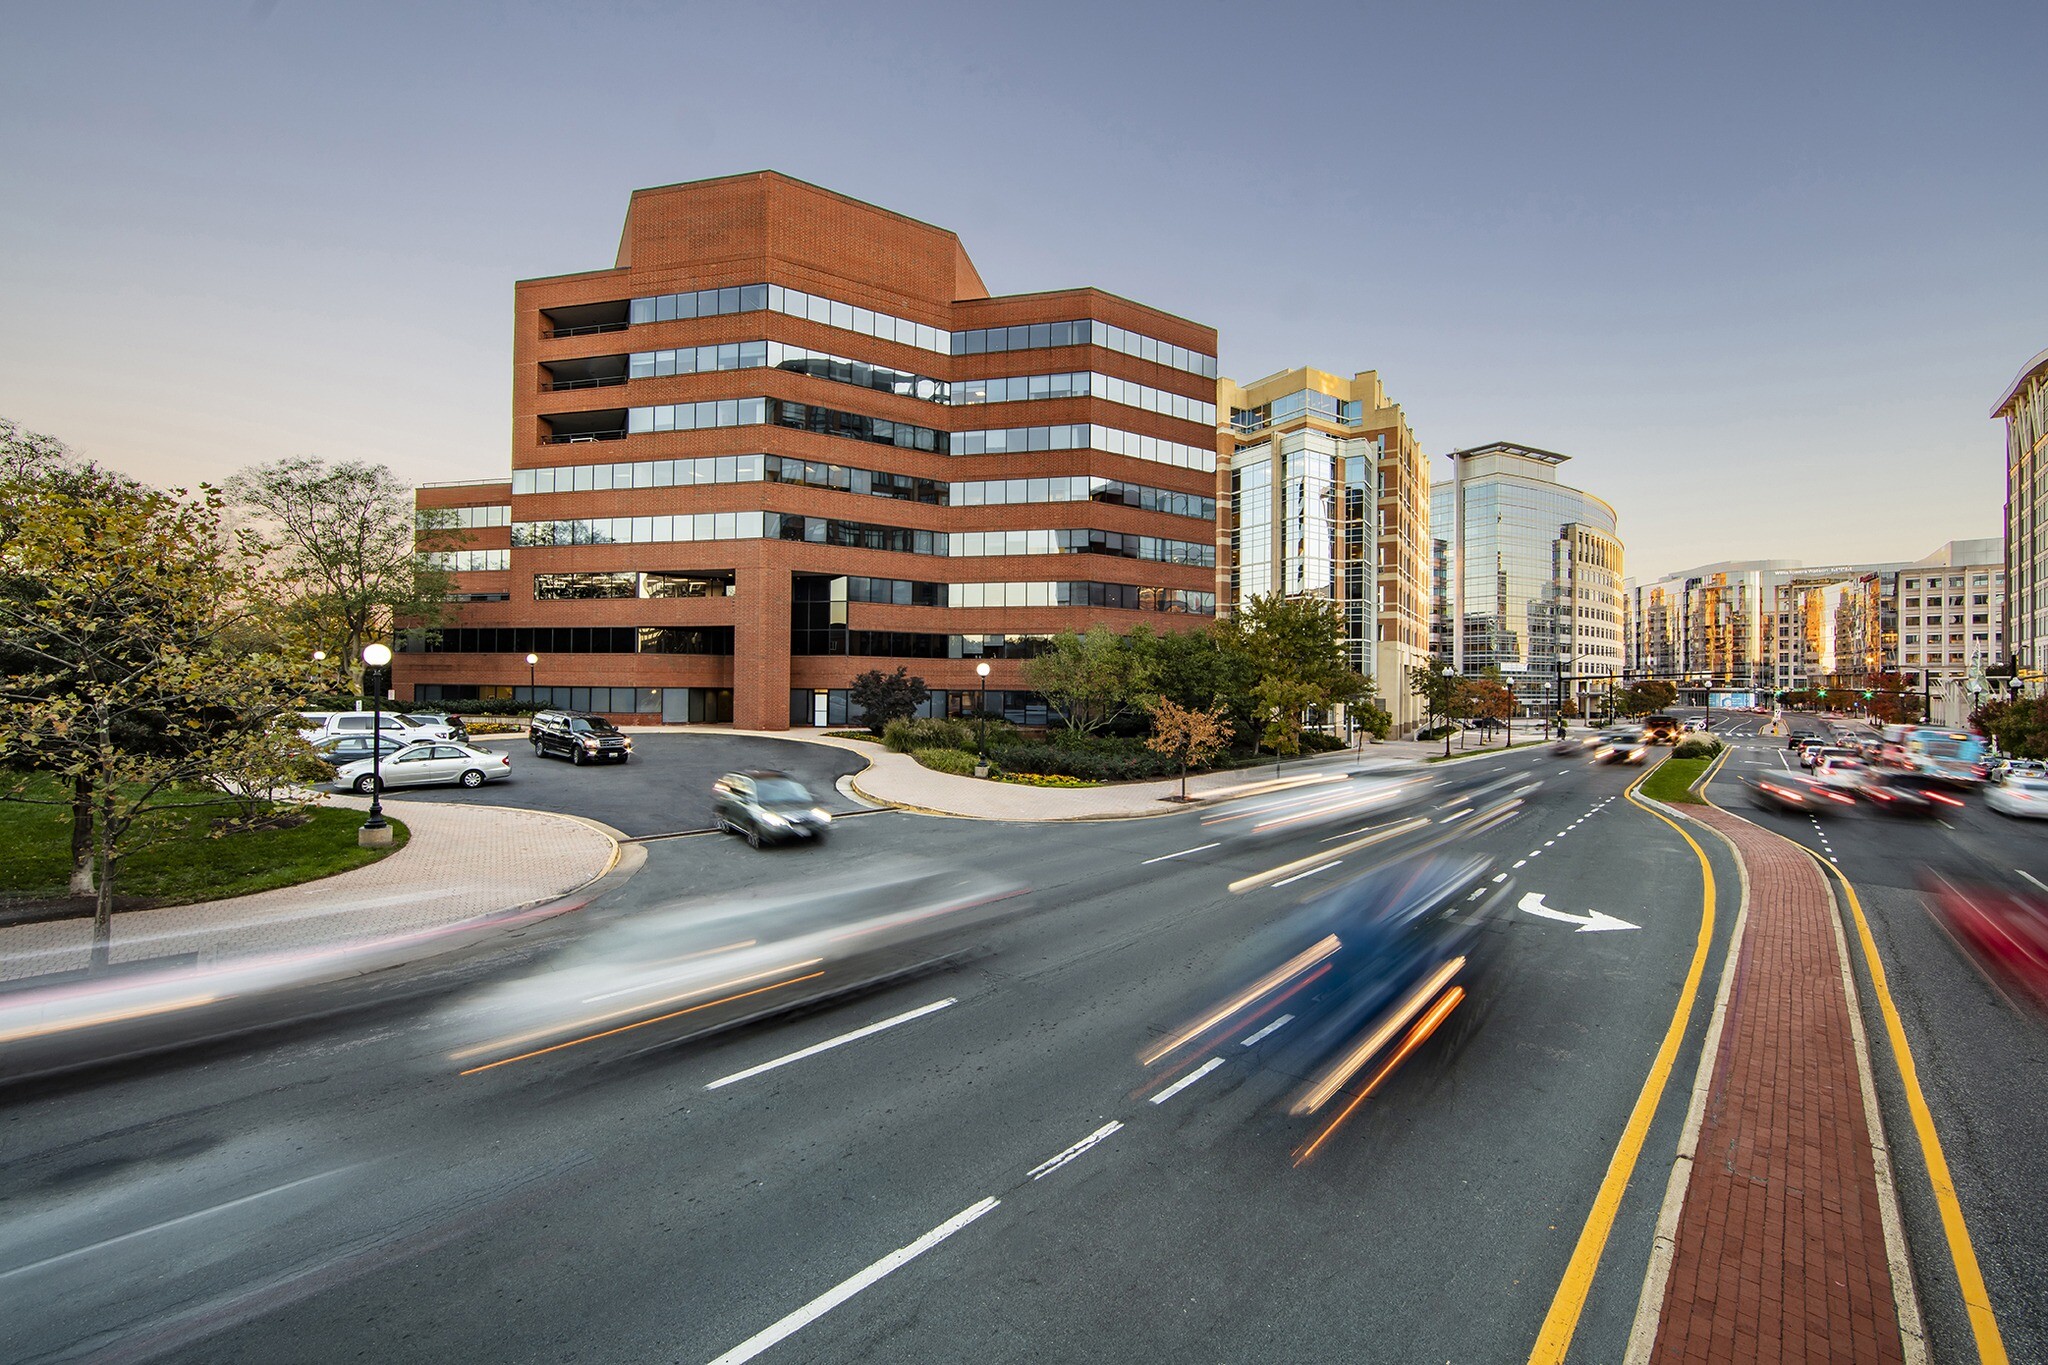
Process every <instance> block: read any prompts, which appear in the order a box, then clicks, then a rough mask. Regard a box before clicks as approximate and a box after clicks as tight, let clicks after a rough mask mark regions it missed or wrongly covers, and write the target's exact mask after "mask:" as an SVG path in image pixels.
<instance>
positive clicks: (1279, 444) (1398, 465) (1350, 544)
mask: <svg viewBox="0 0 2048 1365" xmlns="http://www.w3.org/2000/svg"><path fill="white" fill-rule="evenodd" d="M1216 388H1217V393H1216V414H1217V419H1218V420H1217V428H1216V452H1217V460H1216V474H1217V496H1216V515H1217V535H1216V539H1217V549H1218V554H1217V561H1216V590H1217V604H1218V608H1219V610H1220V611H1223V612H1226V613H1227V612H1231V611H1236V610H1239V609H1241V608H1242V607H1243V605H1244V604H1245V603H1247V602H1249V601H1250V600H1251V599H1253V598H1255V597H1259V596H1262V595H1264V594H1266V593H1271V592H1279V593H1283V594H1285V595H1286V596H1289V597H1302V596H1315V597H1325V598H1328V599H1329V600H1331V601H1333V602H1336V603H1337V604H1338V606H1339V607H1340V608H1341V609H1342V611H1343V613H1344V622H1345V633H1346V644H1347V648H1348V649H1349V651H1350V654H1351V662H1352V666H1353V667H1355V668H1357V669H1358V670H1359V671H1360V672H1361V673H1367V674H1370V675H1371V676H1372V678H1373V681H1374V685H1375V690H1376V692H1377V693H1378V696H1379V700H1380V704H1381V705H1382V706H1384V707H1386V708H1387V710H1388V711H1390V712H1392V713H1393V716H1394V723H1395V729H1396V731H1397V732H1399V731H1402V730H1405V729H1408V728H1411V727H1412V726H1414V725H1416V724H1419V723H1420V722H1421V720H1422V715H1421V711H1420V709H1419V706H1418V704H1417V702H1416V700H1415V698H1414V697H1413V696H1411V695H1409V691H1408V683H1407V677H1408V669H1409V668H1410V667H1411V666H1413V665H1415V664H1419V663H1421V662H1423V661H1424V660H1425V659H1426V658H1427V657H1428V654H1429V458H1428V456H1426V455H1424V454H1423V453H1422V450H1421V448H1420V447H1419V446H1417V445H1416V443H1415V435H1414V433H1413V432H1412V431H1410V430H1409V429H1408V419H1407V418H1406V416H1405V415H1404V414H1403V413H1402V411H1401V406H1400V404H1398V403H1394V402H1391V401H1389V400H1388V398H1387V395H1386V390H1385V388H1384V387H1382V385H1381V384H1380V378H1379V375H1378V373H1377V372H1375V371H1372V370H1366V371H1364V372H1362V373H1359V374H1356V375H1353V376H1352V377H1351V378H1349V379H1344V378H1341V377H1339V376H1337V375H1334V374H1327V373H1325V372H1324V371H1322V370H1313V369H1305V368H1304V369H1294V370H1283V371H1281V372H1280V373H1278V374H1273V375H1268V376H1267V377H1266V378H1264V379H1259V380H1255V381H1253V382H1251V383H1249V384H1243V385H1240V384H1238V383H1237V382H1235V381H1234V380H1231V379H1229V378H1227V377H1226V378H1222V379H1219V380H1218V381H1217V385H1216Z"/></svg>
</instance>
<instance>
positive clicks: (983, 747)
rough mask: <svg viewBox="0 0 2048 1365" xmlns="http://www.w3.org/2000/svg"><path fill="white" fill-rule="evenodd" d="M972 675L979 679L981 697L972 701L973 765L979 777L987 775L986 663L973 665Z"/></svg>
mask: <svg viewBox="0 0 2048 1365" xmlns="http://www.w3.org/2000/svg"><path fill="white" fill-rule="evenodd" d="M974 675H975V676H976V677H977V678H979V679H980V680H981V698H980V700H978V701H976V702H975V703H974V766H975V767H977V768H979V769H980V770H981V771H980V772H979V773H978V774H976V776H979V777H986V776H988V664H987V663H985V662H984V663H978V664H976V665H975V666H974Z"/></svg>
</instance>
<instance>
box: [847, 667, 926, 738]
mask: <svg viewBox="0 0 2048 1365" xmlns="http://www.w3.org/2000/svg"><path fill="white" fill-rule="evenodd" d="M931 695H932V694H931V689H930V688H928V687H926V686H925V685H924V679H923V678H913V677H911V676H910V671H909V669H908V667H907V666H906V665H903V664H898V665H896V671H895V672H894V673H884V672H882V670H881V669H879V668H871V669H869V670H868V671H867V672H865V673H863V674H861V675H860V676H859V677H857V678H855V679H854V680H853V685H852V686H851V687H849V688H848V689H847V692H846V699H847V701H849V702H851V703H852V704H853V705H854V706H856V707H858V708H859V709H860V713H861V724H863V725H865V726H867V728H868V730H869V732H870V733H872V734H876V735H879V734H881V733H882V731H883V730H885V729H887V728H888V726H889V722H890V721H892V720H909V719H910V718H911V717H912V716H914V715H916V714H917V708H918V707H920V706H923V705H924V704H925V702H926V701H927V700H929V699H930V697H931Z"/></svg>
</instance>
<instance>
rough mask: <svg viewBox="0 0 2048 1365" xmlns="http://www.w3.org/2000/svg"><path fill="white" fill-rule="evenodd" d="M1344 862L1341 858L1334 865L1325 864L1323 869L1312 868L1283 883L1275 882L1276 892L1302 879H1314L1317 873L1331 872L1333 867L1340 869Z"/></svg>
mask: <svg viewBox="0 0 2048 1365" xmlns="http://www.w3.org/2000/svg"><path fill="white" fill-rule="evenodd" d="M1343 862H1344V860H1343V859H1342V858H1339V859H1338V860H1337V861H1336V862H1334V863H1324V864H1323V865H1322V866H1321V867H1312V868H1310V869H1309V870H1308V871H1306V872H1297V873H1295V874H1294V875H1293V876H1292V877H1288V878H1286V879H1285V880H1283V881H1277V882H1274V883H1273V886H1274V889H1276V890H1277V889H1279V888H1280V887H1283V886H1288V885H1290V884H1292V883H1294V882H1298V881H1300V880H1301V879H1302V878H1303V877H1313V876H1315V875H1316V873H1318V872H1328V871H1329V870H1330V869H1331V868H1333V867H1338V866H1341V865H1342V864H1343Z"/></svg>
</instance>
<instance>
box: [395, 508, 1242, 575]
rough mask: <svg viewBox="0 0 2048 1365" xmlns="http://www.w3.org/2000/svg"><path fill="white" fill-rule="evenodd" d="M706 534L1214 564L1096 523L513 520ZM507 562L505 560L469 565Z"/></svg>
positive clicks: (661, 538)
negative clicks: (956, 525)
mask: <svg viewBox="0 0 2048 1365" xmlns="http://www.w3.org/2000/svg"><path fill="white" fill-rule="evenodd" d="M710 540H788V541H805V542H808V543H810V544H813V545H839V546H845V547H848V548H851V549H866V550H889V551H894V552H896V553H899V554H920V555H946V556H952V557H955V558H983V557H987V556H990V555H1064V554H1101V555H1115V556H1117V557H1119V558H1122V559H1149V560H1155V561H1158V562H1160V563H1163V564H1191V565H1195V566H1198V567H1200V568H1207V569H1213V568H1215V567H1216V546H1215V545H1214V544H1213V543H1211V542H1198V541H1191V540H1172V539H1169V538H1167V537H1164V536H1141V535H1133V534H1131V533H1129V532H1125V531H1104V530H1100V529H1098V528H1095V527H1075V528H1060V529H1051V530H1006V531H923V530H914V529H911V528H908V527H901V526H876V525H871V524H869V523H867V522H858V521H842V520H840V519H838V518H836V517H803V516H796V515H794V514H792V513H787V512H753V511H748V512H698V513H695V514H694V515H690V514H676V515H672V516H656V517H590V518H576V519H569V520H560V521H520V522H514V523H513V524H512V544H513V546H514V547H516V548H522V549H525V548H537V547H545V546H561V545H648V544H671V543H679V542H690V541H710ZM505 554H506V552H505V551H503V550H452V551H440V552H436V553H430V554H428V555H426V556H424V558H425V559H426V560H427V561H428V563H429V565H430V566H432V567H437V568H447V569H460V568H462V567H463V566H464V563H465V561H462V560H460V559H459V558H457V559H455V562H446V563H444V562H443V561H444V560H447V559H450V558H451V557H460V556H504V555H505ZM491 565H495V567H498V568H509V567H510V564H509V561H500V560H490V561H488V562H486V563H478V564H473V565H469V566H468V567H473V568H479V569H481V568H486V567H490V566H491Z"/></svg>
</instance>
